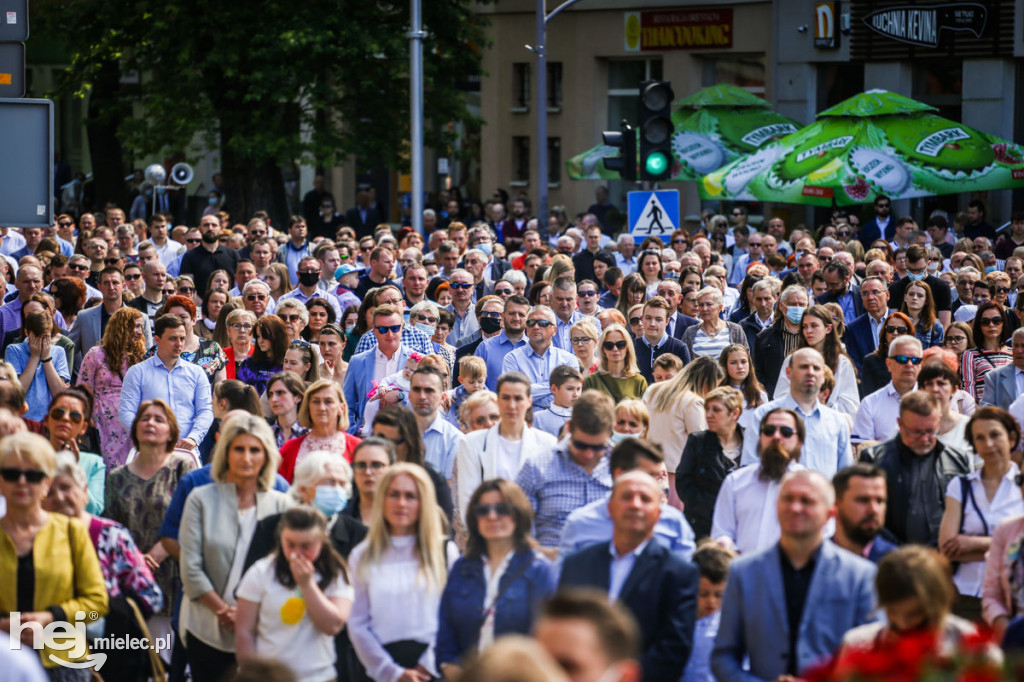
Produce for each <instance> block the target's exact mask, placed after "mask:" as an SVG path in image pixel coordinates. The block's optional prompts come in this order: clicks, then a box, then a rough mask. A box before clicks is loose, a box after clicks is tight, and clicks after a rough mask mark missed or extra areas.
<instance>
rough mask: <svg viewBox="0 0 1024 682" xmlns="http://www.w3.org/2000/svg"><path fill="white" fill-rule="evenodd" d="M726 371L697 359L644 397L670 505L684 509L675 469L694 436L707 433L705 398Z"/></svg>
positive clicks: (712, 361)
mask: <svg viewBox="0 0 1024 682" xmlns="http://www.w3.org/2000/svg"><path fill="white" fill-rule="evenodd" d="M724 376H725V372H724V371H722V367H721V366H720V365H719V364H718V362H716V361H715V360H714V359H713V358H710V357H702V358H697V359H696V360H694V361H693V362H691V363H690V364H689V365H687V366H686V368H685V369H684V370H683V371H682V372H680V373H679V374H677V375H676V376H674V377H672V378H671V379H669V380H668V381H663V382H661V383H657V384H654V385H653V386H651V387H650V388H648V389H647V392H646V393H645V394H644V403H646V405H647V409H648V410H649V411H650V413H651V426H650V428H649V429H648V437H649V438H650V439H651V440H653V441H654V442H656V443H660V444H661V447H662V450H663V451H664V453H665V466H666V468H667V469H668V477H669V504H671V505H672V506H674V507H676V508H677V509H682V503H681V502H680V501H679V496H678V495H677V494H676V480H675V479H676V474H675V471H676V469H678V468H679V461H680V459H681V458H682V456H683V448H685V447H686V441H687V438H689V435H690V434H691V433H697V432H698V431H706V430H707V428H708V422H707V419H706V418H705V415H704V396H706V395H707V394H708V393H710V392H711V391H713V390H714V389H715V388H717V387H718V385H719V384H720V383H721V382H722V378H723V377H724Z"/></svg>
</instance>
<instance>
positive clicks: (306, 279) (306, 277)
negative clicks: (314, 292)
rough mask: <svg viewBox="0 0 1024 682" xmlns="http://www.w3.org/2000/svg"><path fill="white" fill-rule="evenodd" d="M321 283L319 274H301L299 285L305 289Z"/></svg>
mask: <svg viewBox="0 0 1024 682" xmlns="http://www.w3.org/2000/svg"><path fill="white" fill-rule="evenodd" d="M319 281H320V273H319V272H300V273H299V284H301V285H302V286H304V287H313V286H316V283H317V282H319Z"/></svg>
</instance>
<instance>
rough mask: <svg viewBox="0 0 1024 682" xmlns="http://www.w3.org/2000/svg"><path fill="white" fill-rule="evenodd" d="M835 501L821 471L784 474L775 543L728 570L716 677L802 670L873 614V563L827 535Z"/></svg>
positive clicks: (750, 677) (766, 676)
mask: <svg viewBox="0 0 1024 682" xmlns="http://www.w3.org/2000/svg"><path fill="white" fill-rule="evenodd" d="M834 504H835V493H834V492H833V490H832V484H831V483H829V481H828V479H826V478H825V477H824V476H822V475H821V474H820V473H818V472H815V471H810V470H802V471H795V472H791V473H789V474H787V475H786V477H785V478H784V479H783V481H782V488H781V489H780V491H779V499H778V503H777V505H776V506H777V509H778V515H779V526H780V528H781V530H782V533H781V537H780V538H779V542H778V544H776V545H773V546H771V547H768V548H767V549H764V550H761V551H759V552H755V553H754V554H750V555H746V556H743V557H741V558H739V559H737V560H736V561H734V562H733V564H732V567H731V568H730V569H729V583H728V585H727V586H726V588H725V596H724V598H723V600H722V616H721V622H720V624H719V628H718V636H717V638H716V639H715V648H714V652H713V653H712V654H711V667H712V670H713V671H714V673H715V679H716V680H719V681H720V682H753V681H754V680H777V679H779V678H780V677H783V676H790V677H799V676H801V675H802V674H803V673H804V672H805V671H806V670H807V669H808V668H809V667H811V666H813V665H815V664H817V663H820V662H821V661H822V660H825V659H827V658H828V657H829V656H831V655H832V654H834V653H835V652H836V650H838V649H839V645H840V644H841V643H842V640H843V635H844V634H845V633H846V631H847V630H850V629H851V628H855V627H857V626H858V625H863V624H864V623H866V622H868V621H870V620H872V619H873V618H872V611H873V610H874V589H873V582H874V577H875V567H874V565H873V564H871V563H870V562H868V561H867V560H865V559H862V558H860V557H858V556H854V555H853V554H852V553H850V552H847V551H846V550H844V549H840V548H839V547H837V546H836V545H834V544H833V543H831V542H825V537H824V529H825V525H826V524H827V523H828V520H829V519H830V518H831V516H832V514H833V509H832V508H833V505H834ZM744 659H749V669H748V670H744Z"/></svg>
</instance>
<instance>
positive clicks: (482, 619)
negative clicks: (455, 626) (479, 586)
mask: <svg viewBox="0 0 1024 682" xmlns="http://www.w3.org/2000/svg"><path fill="white" fill-rule="evenodd" d="M513 556H514V555H513ZM529 569H530V561H529V560H527V561H524V562H523V565H522V566H520V567H519V570H518V571H516V572H515V573H513V574H512V577H510V578H509V579H508V580H507V581H505V585H504V587H501V588H500V589H499V590H498V594H496V595H494V599H493V600H492V601H491V605H490V606H488V607H487V608H485V609H484V610H483V614H482V615H481V617H480V624H479V625H477V628H476V630H477V638H478V639H479V637H480V630H482V629H483V627H484V623H486V622H487V619H488V618H490V617H491V614H492V613H494V610H495V609H496V608H497V607H498V601H500V600H501V596H502V595H503V594H505V591H506V590H508V588H509V587H511V586H512V583H514V582H515V581H517V580H519V579H520V578H522V577H523V575H525V574H526V572H527V571H528V570H529ZM502 577H504V576H502Z"/></svg>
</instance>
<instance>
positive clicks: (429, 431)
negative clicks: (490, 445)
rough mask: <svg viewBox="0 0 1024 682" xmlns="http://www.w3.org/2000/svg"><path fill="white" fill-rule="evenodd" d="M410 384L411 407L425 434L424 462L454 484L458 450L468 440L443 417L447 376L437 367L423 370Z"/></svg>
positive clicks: (418, 371) (414, 374) (419, 371)
mask: <svg viewBox="0 0 1024 682" xmlns="http://www.w3.org/2000/svg"><path fill="white" fill-rule="evenodd" d="M409 383H410V386H409V404H410V405H411V406H412V411H413V412H414V413H415V414H416V422H417V424H419V427H420V433H421V434H423V446H424V459H426V461H427V464H429V465H431V466H432V467H434V469H435V470H436V471H437V473H439V474H441V475H442V476H443V477H444V478H445V480H447V481H451V480H452V479H453V477H454V473H453V471H452V469H453V468H454V466H455V451H456V449H457V448H458V446H459V443H461V442H462V441H464V440H465V439H466V437H465V436H464V435H463V434H462V432H461V431H459V430H458V429H457V428H455V427H454V426H453V425H452V424H451V423H450V422H449V421H448V420H446V419H445V418H444V416H443V415H442V414H441V411H440V410H441V397H442V396H443V395H444V375H443V374H441V371H440V370H438V369H437V368H436V367H420V368H419V369H417V370H416V371H415V372H413V375H412V379H410V381H409Z"/></svg>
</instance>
